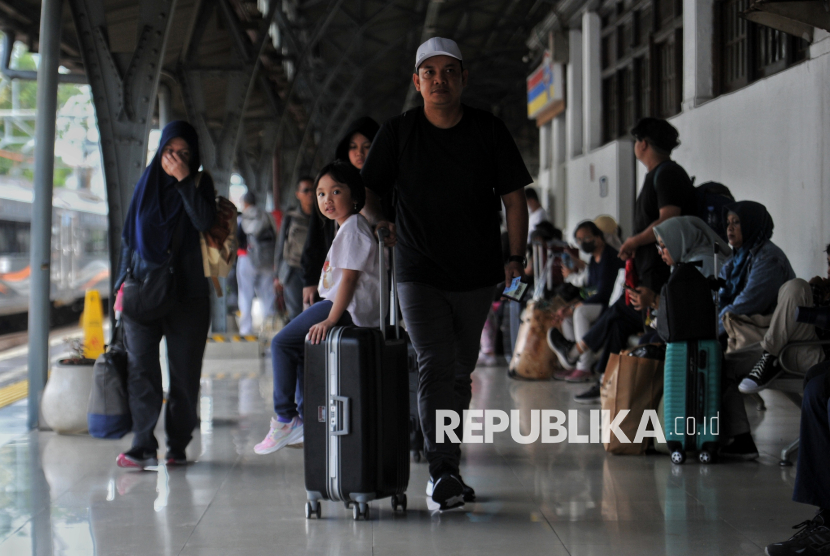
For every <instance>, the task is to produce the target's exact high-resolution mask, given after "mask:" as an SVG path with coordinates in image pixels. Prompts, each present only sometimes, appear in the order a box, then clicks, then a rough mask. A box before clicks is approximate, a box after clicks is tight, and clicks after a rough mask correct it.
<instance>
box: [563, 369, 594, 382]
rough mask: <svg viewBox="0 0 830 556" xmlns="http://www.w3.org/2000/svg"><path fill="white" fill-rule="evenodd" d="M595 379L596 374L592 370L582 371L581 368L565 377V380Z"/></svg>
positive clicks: (585, 380)
mask: <svg viewBox="0 0 830 556" xmlns="http://www.w3.org/2000/svg"><path fill="white" fill-rule="evenodd" d="M592 380H594V374H593V373H592V372H591V371H580V370H579V369H577V370H575V371H573V372H572V373H571V374H569V375H568V376H566V377H565V382H571V383H573V382H591V381H592Z"/></svg>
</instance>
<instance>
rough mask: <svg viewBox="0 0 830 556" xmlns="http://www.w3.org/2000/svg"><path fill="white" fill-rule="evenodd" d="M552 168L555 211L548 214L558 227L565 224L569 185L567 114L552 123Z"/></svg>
mask: <svg viewBox="0 0 830 556" xmlns="http://www.w3.org/2000/svg"><path fill="white" fill-rule="evenodd" d="M551 128H552V130H551V143H553V145H552V148H551V167H550V175H551V180H550V188H551V195H552V196H553V210H551V211H549V212H548V216H550V217H551V219H552V222H553V223H554V225H556V226H562V225H564V223H565V194H566V189H567V187H566V186H567V183H566V181H565V162H566V160H567V158H566V153H567V151H566V150H565V147H566V133H565V130H566V128H567V124H566V122H565V114H559V115H558V116H556V117H555V118H554V119H553V122H551Z"/></svg>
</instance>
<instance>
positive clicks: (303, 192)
mask: <svg viewBox="0 0 830 556" xmlns="http://www.w3.org/2000/svg"><path fill="white" fill-rule="evenodd" d="M300 193H302V194H303V195H308V194H309V193H314V190H313V189H309V188H303V189H300Z"/></svg>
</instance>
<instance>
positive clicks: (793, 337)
mask: <svg viewBox="0 0 830 556" xmlns="http://www.w3.org/2000/svg"><path fill="white" fill-rule="evenodd" d="M825 254H826V255H827V276H828V278H830V245H828V246H827V248H826V249H825ZM828 297H830V280H828V279H827V278H821V277H820V276H816V277H814V278H813V279H812V280H810V281H809V282H807V281H805V280H802V279H801V278H796V279H794V280H790V281H789V282H786V283H785V284H784V285H783V286H781V288H780V289H779V290H778V305H777V306H776V307H775V311H773V313H772V319H771V320H770V323H769V328H767V329H765V330H763V329H759V332H761V333H763V334H764V337H763V338H762V339H761V342H760V344H756V346H755V347H757V350H756V351H761V350H763V351H762V353H761V355H760V359H759V360H758V362H757V363H755V366H754V367H753V368H752V371H750V373H749V375H748V376H747V377H746V378H744V379H743V380H742V381H741V383H740V384H739V385H738V390H740V391H741V393H743V394H754V393H756V392H760V391H761V390H763V389H764V388H766V387H767V386H769V383H770V382H772V381H773V380H774V379H775V378H776V377H777V376H778V375H779V374H781V372H782V371H783V369H782V368H781V366H780V365H778V357H779V355H780V354H781V350H782V349H783V348H784V346H785V345H787V344H788V343H790V342H807V341H817V340H818V339H819V336H818V334H816V327H815V326H813V325H812V324H805V323H800V322H796V321H795V311H796V309H797V308H798V307H812V306H814V305H820V306H826V305H827V304H828V301H830V299H828ZM824 357H825V356H824V350H823V349H821V346H818V345H815V346H800V347H796V348H792V349H789V350H787V352H786V353H785V358H784V359H785V360H784V363H785V364H786V366H787V368H788V369H793V370H797V371H806V370H807V369H809V368H810V367H812V366H814V365H816V364H818V363H820V362H821V361H824Z"/></svg>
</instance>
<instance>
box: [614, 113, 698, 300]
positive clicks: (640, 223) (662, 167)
mask: <svg viewBox="0 0 830 556" xmlns="http://www.w3.org/2000/svg"><path fill="white" fill-rule="evenodd" d="M631 135H632V136H633V137H634V141H635V143H634V156H636V157H637V160H639V161H640V162H642V163H643V164H644V165H645V166H646V168H647V169H648V174H646V178H645V181H644V183H643V189H642V190H641V191H640V195H639V196H637V201H636V204H635V207H634V235H632V236H631V237H630V238H628V239H627V240H626V241H625V243H623V244H622V247H620V258H621V259H623V260H627V259H629V258H631V257H632V256H633V257H634V268H635V270H636V272H637V278H638V288H637V291H638V292H639V295H637V294H634V295H631V298H632V302H633V304H634V307H635V308H636V309H640V307H648V306H649V305H650V302H651V301H653V297H654V296H656V292H659V291H660V288H662V287H663V284H665V283H666V281H667V280H668V279H669V273H670V268H669V267H668V265H666V264H665V263H663V261H662V259H661V258H660V254H659V253H658V252H657V249H656V248H655V241H656V239H655V237H654V227H655V226H657V225H658V224H661V223H663V222H665V221H666V220H668V219H669V218H672V217H675V216H688V215H694V214H695V211H696V209H697V202H696V199H695V188H694V186H693V185H692V180H690V179H689V176H688V174H686V171H685V170H684V169H683V168H682V167H681V166H680V165H679V164H677V163H676V162H674V161H673V160H671V151H672V150H674V148H675V147H677V146H678V145H679V144H680V142H679V141H678V133H677V129H675V128H674V126H672V125H671V124H670V123H669V122H667V121H666V120H659V119H657V118H643V119H641V120H640V121H639V122H637V125H636V126H634V128H633V129H632V130H631Z"/></svg>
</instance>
